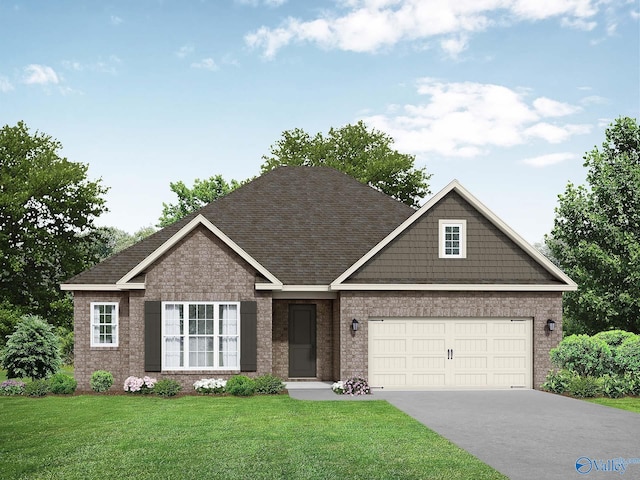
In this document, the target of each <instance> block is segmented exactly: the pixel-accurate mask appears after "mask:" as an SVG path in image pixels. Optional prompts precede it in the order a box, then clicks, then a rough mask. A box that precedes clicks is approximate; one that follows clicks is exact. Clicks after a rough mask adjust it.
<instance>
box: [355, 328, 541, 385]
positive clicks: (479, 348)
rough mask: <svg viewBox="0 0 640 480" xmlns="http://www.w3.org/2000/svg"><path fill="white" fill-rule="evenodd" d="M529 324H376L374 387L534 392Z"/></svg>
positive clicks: (371, 353) (372, 348)
mask: <svg viewBox="0 0 640 480" xmlns="http://www.w3.org/2000/svg"><path fill="white" fill-rule="evenodd" d="M531 324H532V320H531V319H530V318H529V319H487V318H482V319H419V318H398V319H390V320H389V319H384V320H375V319H374V320H370V321H369V323H368V327H369V384H370V385H371V386H374V387H384V388H389V389H394V388H395V389H406V390H417V389H429V388H445V389H446V388H487V389H493V388H496V389H497V388H532V367H531V358H532V348H531V336H532V332H531Z"/></svg>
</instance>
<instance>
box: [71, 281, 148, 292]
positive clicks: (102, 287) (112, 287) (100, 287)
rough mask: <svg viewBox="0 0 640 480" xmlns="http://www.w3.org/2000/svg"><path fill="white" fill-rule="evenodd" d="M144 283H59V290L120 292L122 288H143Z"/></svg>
mask: <svg viewBox="0 0 640 480" xmlns="http://www.w3.org/2000/svg"><path fill="white" fill-rule="evenodd" d="M144 289H145V284H144V283H127V284H122V285H118V284H113V283H61V284H60V290H63V291H67V292H73V291H90V292H105V291H106V292H120V291H122V290H144Z"/></svg>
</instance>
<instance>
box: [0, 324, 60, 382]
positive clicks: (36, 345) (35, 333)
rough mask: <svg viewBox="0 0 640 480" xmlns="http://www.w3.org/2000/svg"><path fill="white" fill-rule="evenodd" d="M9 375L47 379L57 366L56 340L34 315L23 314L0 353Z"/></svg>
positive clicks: (58, 362) (48, 326)
mask: <svg viewBox="0 0 640 480" xmlns="http://www.w3.org/2000/svg"><path fill="white" fill-rule="evenodd" d="M0 364H2V366H3V367H4V368H5V369H6V370H7V376H8V377H9V378H25V377H30V378H31V379H33V380H38V379H41V378H47V377H49V376H50V375H53V374H54V373H56V372H57V371H58V369H59V368H60V353H59V351H58V339H57V337H56V335H55V333H54V332H53V327H52V326H51V325H49V324H48V323H47V322H45V321H44V320H43V319H42V318H40V317H37V316H35V315H25V316H24V317H23V318H22V321H21V322H20V323H19V324H18V326H17V327H16V330H15V332H13V333H12V334H11V335H10V336H9V339H8V340H7V345H6V346H5V348H4V350H3V351H2V354H0Z"/></svg>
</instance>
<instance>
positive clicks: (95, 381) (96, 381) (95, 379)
mask: <svg viewBox="0 0 640 480" xmlns="http://www.w3.org/2000/svg"><path fill="white" fill-rule="evenodd" d="M90 384H91V390H93V391H94V392H98V393H102V392H106V391H107V390H109V389H110V388H111V385H113V375H111V372H107V371H106V370H96V371H95V372H93V373H92V374H91V380H90Z"/></svg>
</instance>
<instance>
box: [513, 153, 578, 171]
mask: <svg viewBox="0 0 640 480" xmlns="http://www.w3.org/2000/svg"><path fill="white" fill-rule="evenodd" d="M577 158H578V155H576V154H575V153H570V152H564V153H551V154H549V155H541V156H539V157H532V158H525V159H524V160H522V163H524V164H525V165H530V166H532V167H536V168H543V167H548V166H549V165H555V164H557V163H562V162H566V161H567V160H575V159H577Z"/></svg>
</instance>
